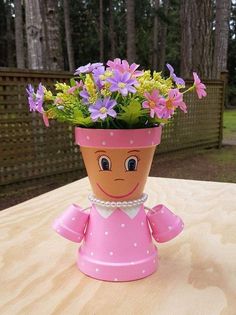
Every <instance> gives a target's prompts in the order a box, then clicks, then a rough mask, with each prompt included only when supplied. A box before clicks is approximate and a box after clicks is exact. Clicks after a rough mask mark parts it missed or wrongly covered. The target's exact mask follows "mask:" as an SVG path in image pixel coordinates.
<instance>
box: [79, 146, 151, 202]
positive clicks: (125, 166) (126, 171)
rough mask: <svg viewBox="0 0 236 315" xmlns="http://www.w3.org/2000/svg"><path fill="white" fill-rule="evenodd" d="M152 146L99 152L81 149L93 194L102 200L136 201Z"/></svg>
mask: <svg viewBox="0 0 236 315" xmlns="http://www.w3.org/2000/svg"><path fill="white" fill-rule="evenodd" d="M154 151H155V147H148V148H141V149H132V148H130V149H107V148H105V149H103V148H87V147H81V152H82V155H83V159H84V162H85V166H86V169H87V173H88V177H89V180H90V183H91V186H92V189H93V192H94V195H95V196H96V197H97V198H99V199H102V200H109V201H111V200H114V201H124V200H133V199H137V198H139V197H140V196H141V195H142V193H143V189H144V186H145V183H146V180H147V176H148V174H149V171H150V167H151V162H152V158H153V154H154Z"/></svg>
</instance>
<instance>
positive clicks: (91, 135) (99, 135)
mask: <svg viewBox="0 0 236 315" xmlns="http://www.w3.org/2000/svg"><path fill="white" fill-rule="evenodd" d="M161 130H162V127H161V126H159V127H154V128H145V129H92V128H79V127H76V128H75V143H76V144H79V145H80V146H83V147H99V148H102V147H104V148H109V149H111V148H120V149H121V148H143V147H150V146H156V145H158V144H159V143H160V141H161Z"/></svg>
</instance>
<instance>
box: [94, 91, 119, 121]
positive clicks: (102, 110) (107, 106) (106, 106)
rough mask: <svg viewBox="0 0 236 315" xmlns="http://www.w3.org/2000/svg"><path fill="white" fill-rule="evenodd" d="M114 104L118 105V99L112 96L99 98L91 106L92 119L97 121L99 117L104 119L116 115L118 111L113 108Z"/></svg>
mask: <svg viewBox="0 0 236 315" xmlns="http://www.w3.org/2000/svg"><path fill="white" fill-rule="evenodd" d="M114 106H116V101H115V100H112V99H110V97H106V98H104V99H103V100H102V99H99V100H97V102H96V103H95V104H94V105H91V106H90V107H89V112H90V113H91V118H92V120H93V121H97V120H98V119H99V118H100V119H102V120H104V119H105V118H106V117H107V116H111V117H116V115H117V113H116V111H115V110H114V109H113V107H114Z"/></svg>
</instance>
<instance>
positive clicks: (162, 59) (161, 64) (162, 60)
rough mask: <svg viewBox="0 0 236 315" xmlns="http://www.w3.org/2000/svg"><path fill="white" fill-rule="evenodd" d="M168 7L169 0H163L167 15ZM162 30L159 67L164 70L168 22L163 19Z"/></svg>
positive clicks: (164, 10)
mask: <svg viewBox="0 0 236 315" xmlns="http://www.w3.org/2000/svg"><path fill="white" fill-rule="evenodd" d="M168 7H169V0H164V1H163V12H164V15H165V16H167V14H168ZM160 30H161V36H160V45H159V51H160V57H159V63H158V68H159V70H160V71H163V70H164V65H165V61H166V37H167V24H166V22H164V21H162V25H161V29H160Z"/></svg>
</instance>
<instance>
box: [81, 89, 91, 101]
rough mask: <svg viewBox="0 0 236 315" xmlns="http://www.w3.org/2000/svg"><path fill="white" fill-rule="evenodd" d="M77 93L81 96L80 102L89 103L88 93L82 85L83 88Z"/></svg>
mask: <svg viewBox="0 0 236 315" xmlns="http://www.w3.org/2000/svg"><path fill="white" fill-rule="evenodd" d="M79 95H80V96H81V97H82V102H83V103H84V104H89V97H90V95H89V93H88V91H87V90H86V88H85V87H84V88H83V90H82V91H81V92H80V93H79Z"/></svg>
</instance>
